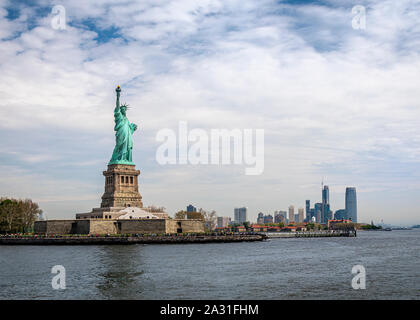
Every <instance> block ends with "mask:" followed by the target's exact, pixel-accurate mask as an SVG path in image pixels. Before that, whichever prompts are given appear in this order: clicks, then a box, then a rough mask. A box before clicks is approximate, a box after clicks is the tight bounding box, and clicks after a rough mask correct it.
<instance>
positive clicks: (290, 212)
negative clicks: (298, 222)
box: [289, 206, 295, 223]
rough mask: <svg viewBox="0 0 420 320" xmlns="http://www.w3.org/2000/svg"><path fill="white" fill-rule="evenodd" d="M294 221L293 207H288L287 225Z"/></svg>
mask: <svg viewBox="0 0 420 320" xmlns="http://www.w3.org/2000/svg"><path fill="white" fill-rule="evenodd" d="M294 221H295V207H294V206H289V223H290V222H294Z"/></svg>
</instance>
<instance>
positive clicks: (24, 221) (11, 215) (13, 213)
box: [0, 198, 42, 233]
mask: <svg viewBox="0 0 420 320" xmlns="http://www.w3.org/2000/svg"><path fill="white" fill-rule="evenodd" d="M41 213H42V210H41V209H40V208H39V206H38V204H37V203H35V202H32V201H31V200H30V199H26V200H16V199H7V198H1V199H0V232H1V233H11V232H27V231H29V230H31V229H32V227H33V224H34V222H35V221H36V220H37V219H38V217H39V215H40V214H41Z"/></svg>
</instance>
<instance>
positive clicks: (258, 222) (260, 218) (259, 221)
mask: <svg viewBox="0 0 420 320" xmlns="http://www.w3.org/2000/svg"><path fill="white" fill-rule="evenodd" d="M263 223H264V213H262V212H260V213H259V214H258V218H257V224H263Z"/></svg>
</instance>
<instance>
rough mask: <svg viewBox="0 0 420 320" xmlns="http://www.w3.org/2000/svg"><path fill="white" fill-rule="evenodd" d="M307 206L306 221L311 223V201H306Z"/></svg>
mask: <svg viewBox="0 0 420 320" xmlns="http://www.w3.org/2000/svg"><path fill="white" fill-rule="evenodd" d="M305 205H306V211H305V213H306V221H309V220H310V219H311V200H306V201H305Z"/></svg>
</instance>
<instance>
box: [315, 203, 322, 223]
mask: <svg viewBox="0 0 420 320" xmlns="http://www.w3.org/2000/svg"><path fill="white" fill-rule="evenodd" d="M321 210H322V203H319V202H317V203H315V206H314V217H315V218H316V222H317V223H321V222H322V220H321V218H322V217H321Z"/></svg>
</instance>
